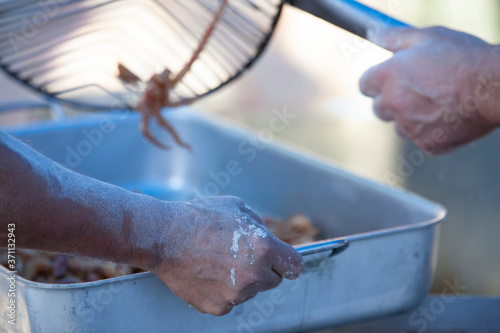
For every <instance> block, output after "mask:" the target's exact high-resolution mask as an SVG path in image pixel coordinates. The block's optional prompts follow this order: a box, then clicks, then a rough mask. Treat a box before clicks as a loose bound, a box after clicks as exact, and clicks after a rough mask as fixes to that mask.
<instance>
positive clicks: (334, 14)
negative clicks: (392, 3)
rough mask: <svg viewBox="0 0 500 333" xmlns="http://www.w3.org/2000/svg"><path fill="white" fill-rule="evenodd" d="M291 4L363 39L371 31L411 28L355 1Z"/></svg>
mask: <svg viewBox="0 0 500 333" xmlns="http://www.w3.org/2000/svg"><path fill="white" fill-rule="evenodd" d="M290 4H291V5H292V6H295V7H297V8H300V9H302V10H304V11H306V12H308V13H310V14H312V15H314V16H317V17H319V18H321V19H323V20H325V21H328V22H330V23H332V24H334V25H336V26H338V27H340V28H342V29H345V30H347V31H350V32H352V33H354V34H356V35H358V36H360V37H363V38H366V35H367V32H368V31H369V30H371V29H380V28H386V27H410V25H408V24H406V23H404V22H401V21H398V20H396V19H395V18H393V17H390V16H388V15H385V14H383V13H381V12H379V11H377V10H375V9H373V8H371V7H368V6H365V5H363V4H361V3H359V2H357V1H354V0H290Z"/></svg>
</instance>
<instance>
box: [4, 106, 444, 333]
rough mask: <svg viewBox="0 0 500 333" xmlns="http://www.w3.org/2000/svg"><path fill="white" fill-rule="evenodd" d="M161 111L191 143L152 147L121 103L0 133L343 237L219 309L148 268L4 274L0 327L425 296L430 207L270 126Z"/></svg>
mask: <svg viewBox="0 0 500 333" xmlns="http://www.w3.org/2000/svg"><path fill="white" fill-rule="evenodd" d="M166 116H167V117H168V119H169V120H170V121H171V123H172V124H173V125H174V127H175V128H177V129H178V132H179V133H180V134H181V136H182V137H183V138H185V140H186V141H187V142H189V143H190V144H191V145H192V147H193V152H188V151H186V150H184V149H181V148H178V147H174V148H173V149H172V150H170V151H162V150H159V149H158V148H156V147H154V146H153V145H152V144H150V143H149V142H146V141H145V140H144V139H143V137H142V135H141V133H140V132H139V130H138V121H139V118H138V117H137V116H130V115H125V114H120V113H118V114H101V115H99V116H98V117H97V116H96V117H84V118H79V119H71V120H66V121H62V122H51V123H38V124H35V125H29V126H26V127H23V128H17V129H11V130H9V132H10V133H11V134H13V135H14V136H16V137H18V138H20V139H21V140H23V141H24V142H26V143H28V144H29V145H31V146H33V147H34V148H35V149H37V150H38V151H40V152H41V153H43V154H45V155H46V156H48V157H50V158H52V159H54V160H55V161H57V162H59V163H61V164H63V165H65V166H67V167H68V168H70V169H73V170H76V171H78V172H81V173H84V174H86V175H89V176H92V177H95V178H97V179H100V180H103V181H106V182H109V183H112V184H116V185H119V186H123V187H125V188H128V189H130V190H137V191H142V192H144V193H147V194H150V195H153V196H157V197H159V198H162V199H166V200H183V199H191V198H195V197H199V196H201V195H218V194H231V195H237V196H240V197H242V198H243V199H244V200H245V201H246V202H247V203H248V204H249V205H250V206H251V207H252V208H254V210H256V211H257V212H258V213H260V214H261V215H263V216H273V217H288V216H290V215H292V214H296V213H303V214H306V215H308V216H310V217H311V218H312V220H313V221H314V222H315V224H316V225H317V226H318V228H320V229H321V230H323V233H324V235H323V236H324V237H325V239H327V240H332V239H346V240H347V241H348V242H349V243H350V246H349V247H348V248H347V250H345V251H344V252H342V253H340V254H338V255H336V256H333V257H328V256H327V255H325V254H315V255H312V256H308V257H306V260H305V270H304V273H303V274H302V275H301V277H300V278H299V279H298V280H296V281H284V282H283V283H282V284H281V285H280V286H279V287H278V288H276V289H274V290H271V291H268V292H265V293H261V294H259V295H258V296H257V297H256V298H255V299H252V300H250V301H249V302H247V303H245V304H242V305H240V306H238V307H236V308H235V309H234V310H233V311H232V313H230V314H229V315H227V316H224V317H213V316H210V315H206V314H205V315H204V314H199V313H197V312H196V311H195V310H193V309H191V308H189V307H188V306H187V305H186V304H185V303H184V302H183V301H181V300H180V299H179V298H177V297H176V296H175V295H174V294H173V293H171V292H170V291H169V289H168V288H167V287H166V286H165V285H164V284H163V283H162V282H161V281H160V280H159V279H158V278H157V277H156V276H154V275H152V274H150V273H142V274H138V275H132V276H126V277H120V278H114V279H109V280H104V281H98V282H92V283H84V284H75V285H48V284H41V283H35V282H30V281H27V280H25V279H23V278H21V277H17V295H16V297H17V299H16V301H17V303H16V304H17V309H16V311H17V312H16V314H17V325H16V326H15V327H13V326H11V325H9V324H8V323H7V319H8V318H7V317H6V316H5V315H2V316H0V324H1V325H0V331H3V332H30V331H31V332H48V333H55V332H217V333H220V332H237V333H248V332H299V331H307V330H312V329H321V328H324V327H332V326H338V325H345V324H348V323H353V322H360V321H363V320H367V319H371V318H377V317H381V316H386V315H390V314H396V313H401V312H404V311H407V310H410V309H412V308H414V307H416V306H418V305H419V303H420V302H421V301H422V300H423V299H424V298H425V296H426V295H427V292H428V290H429V288H430V284H431V280H432V276H433V269H434V266H435V258H436V251H437V246H436V240H437V232H438V224H439V222H440V221H441V220H442V219H443V218H444V217H445V214H446V213H445V210H444V208H443V207H441V206H440V205H437V204H435V203H432V202H430V201H427V200H425V199H423V198H420V197H418V196H416V195H414V194H410V193H406V192H403V191H400V190H396V189H393V188H390V187H386V186H383V185H380V184H377V183H374V182H371V181H368V180H365V179H362V178H360V177H357V176H355V175H352V174H350V173H348V172H346V171H343V170H341V169H339V168H338V167H336V166H334V165H333V164H332V163H331V162H323V161H320V160H319V159H317V158H314V157H310V156H309V155H308V154H307V153H304V152H300V151H299V150H297V149H290V148H285V147H284V146H283V145H281V144H275V143H270V142H268V141H270V139H271V137H272V136H273V132H272V126H271V127H270V128H268V129H263V130H261V131H259V132H257V133H256V132H253V131H248V130H245V129H241V128H239V127H238V126H235V125H234V124H232V123H230V122H229V123H224V122H222V121H221V120H220V119H219V120H215V119H211V118H209V117H206V116H200V115H198V114H197V113H196V112H193V111H192V110H189V109H183V110H179V111H176V112H175V113H169V114H167V115H166ZM154 130H155V133H157V134H158V135H159V137H160V139H161V140H162V141H164V142H171V141H169V140H170V138H169V137H168V135H166V134H163V133H162V132H161V131H158V129H157V128H154ZM235 165H237V167H235ZM228 168H229V169H230V170H228ZM235 170H236V171H235ZM18 237H22V235H19V236H18ZM318 243H321V242H318ZM7 276H8V271H7V270H6V269H4V268H2V269H0V309H6V308H7V306H8V304H7V302H8V298H7V290H8V281H7V279H6V277H7ZM4 312H5V311H3V310H2V313H4Z"/></svg>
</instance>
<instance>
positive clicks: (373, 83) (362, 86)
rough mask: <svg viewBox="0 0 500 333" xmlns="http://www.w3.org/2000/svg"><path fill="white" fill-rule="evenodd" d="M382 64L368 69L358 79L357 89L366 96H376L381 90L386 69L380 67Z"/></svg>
mask: <svg viewBox="0 0 500 333" xmlns="http://www.w3.org/2000/svg"><path fill="white" fill-rule="evenodd" d="M382 65H383V64H380V65H377V66H374V67H372V68H370V69H368V70H367V71H366V72H365V73H364V74H363V75H362V76H361V79H360V80H359V90H360V91H361V92H362V93H363V94H364V95H366V96H368V97H377V96H378V95H380V93H381V92H382V88H383V86H384V83H385V80H386V77H387V71H385V70H384V68H383V67H382Z"/></svg>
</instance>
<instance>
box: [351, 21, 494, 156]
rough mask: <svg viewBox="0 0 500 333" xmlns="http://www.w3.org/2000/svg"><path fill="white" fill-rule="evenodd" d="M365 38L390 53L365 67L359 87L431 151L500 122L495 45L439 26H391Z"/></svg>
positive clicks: (461, 141) (386, 116) (445, 148)
mask: <svg viewBox="0 0 500 333" xmlns="http://www.w3.org/2000/svg"><path fill="white" fill-rule="evenodd" d="M369 39H370V40H372V41H373V42H374V43H376V44H378V45H379V46H381V47H383V48H386V49H388V50H390V51H393V52H394V55H393V57H392V58H391V59H389V60H388V61H386V62H384V63H382V64H380V65H377V66H375V67H373V68H371V69H370V70H368V71H367V72H366V73H365V74H364V75H363V77H362V78H361V81H360V88H361V91H362V92H363V93H364V94H365V95H367V96H370V97H373V98H374V105H373V108H374V111H375V113H376V114H377V115H378V116H379V117H380V118H381V119H383V120H386V121H394V122H395V126H396V131H397V132H398V134H400V135H401V136H403V137H407V138H409V139H411V140H412V141H413V142H414V143H415V144H416V145H417V146H419V147H420V148H422V149H424V150H425V151H427V152H428V153H430V154H441V153H446V152H450V151H452V150H454V149H455V148H457V147H459V146H461V145H463V144H465V143H468V142H470V141H473V140H475V139H477V138H480V137H482V136H484V135H486V134H488V133H489V132H491V131H492V130H493V129H495V128H496V127H498V126H499V125H500V47H499V46H495V45H490V44H488V43H486V42H484V41H482V40H480V39H478V38H476V37H474V36H471V35H468V34H465V33H461V32H457V31H453V30H449V29H446V28H441V27H434V28H426V29H414V28H394V29H388V30H381V31H379V32H377V33H374V34H371V35H370V36H369Z"/></svg>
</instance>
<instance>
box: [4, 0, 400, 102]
mask: <svg viewBox="0 0 500 333" xmlns="http://www.w3.org/2000/svg"><path fill="white" fill-rule="evenodd" d="M285 2H286V1H282V0H229V1H228V5H227V6H226V8H225V10H224V13H223V16H222V18H221V20H220V21H219V22H218V24H217V25H216V27H215V30H214V32H213V34H212V35H211V37H210V39H209V40H208V43H207V45H206V46H205V48H204V49H203V52H201V54H200V56H199V57H198V59H197V60H196V61H195V62H194V64H193V66H192V67H191V68H190V70H189V72H188V73H187V74H186V75H185V76H184V77H183V79H182V80H181V81H180V82H179V84H178V85H176V86H175V87H174V89H172V90H171V91H170V94H171V100H172V101H182V100H189V99H192V98H196V97H200V96H203V95H206V94H207V93H210V92H212V91H214V90H216V89H218V88H219V87H221V86H223V85H224V84H226V83H228V82H230V81H231V80H232V79H234V78H235V77H237V76H239V75H240V74H241V73H242V72H243V71H244V70H245V69H246V68H248V67H249V66H250V65H251V64H252V63H253V62H254V61H255V59H256V58H257V57H258V56H259V55H260V54H261V52H262V50H263V49H264V47H265V46H266V44H267V43H268V41H269V38H270V36H271V33H272V31H273V29H274V27H275V25H276V22H277V20H278V17H279V15H280V13H281V9H282V6H283V4H284V3H285ZM289 2H290V3H291V4H292V5H294V6H297V7H299V8H302V9H304V10H306V11H308V12H310V13H312V14H314V15H316V16H318V17H321V18H323V19H326V20H328V21H330V22H332V23H334V24H336V25H338V26H340V27H342V28H344V29H347V30H349V31H351V32H354V33H357V34H358V35H360V36H365V35H366V30H367V29H368V28H369V25H370V24H372V25H373V23H376V24H379V25H380V24H382V25H391V26H394V25H404V24H403V23H401V22H398V21H396V20H394V19H392V18H390V17H387V16H385V15H383V14H381V13H378V12H376V11H374V10H372V9H370V8H368V7H365V6H363V5H361V4H359V3H357V2H355V1H352V0H291V1H289ZM219 4H220V0H80V1H78V0H3V1H1V0H0V66H1V67H2V68H3V69H4V70H5V71H6V72H7V73H9V74H10V75H12V76H14V77H15V78H16V79H18V80H21V81H22V82H24V83H25V84H27V85H29V86H30V87H32V88H35V89H36V90H38V91H39V92H42V93H44V94H47V95H50V96H53V97H55V98H58V99H60V100H62V101H65V102H69V103H71V104H73V105H76V106H79V107H86V108H93V109H111V108H134V107H136V105H137V103H138V101H139V99H140V97H141V95H142V93H143V92H144V89H145V84H138V85H137V86H134V87H131V86H130V85H127V84H125V83H124V82H123V81H122V80H120V79H119V78H118V66H119V65H122V66H123V67H125V68H127V69H128V70H130V71H131V72H132V73H134V75H137V77H138V78H139V79H140V81H141V82H143V83H145V82H147V80H148V79H149V78H150V77H151V76H152V75H153V74H155V73H160V72H162V71H164V70H165V69H169V70H170V71H171V72H172V73H177V72H178V71H180V70H181V68H182V67H183V66H184V64H185V63H186V62H187V61H188V60H189V59H190V57H191V56H192V54H193V51H194V50H195V49H196V47H197V46H198V44H199V41H200V38H201V36H202V35H203V33H204V32H205V30H206V28H207V26H208V25H209V24H210V22H211V20H212V19H213V17H214V13H215V12H216V11H217V9H218V7H219Z"/></svg>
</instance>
